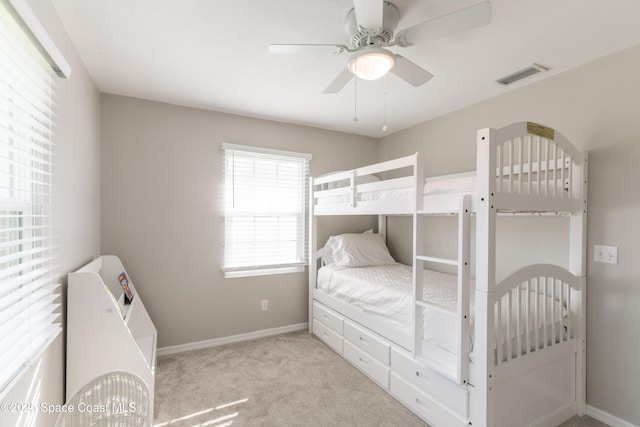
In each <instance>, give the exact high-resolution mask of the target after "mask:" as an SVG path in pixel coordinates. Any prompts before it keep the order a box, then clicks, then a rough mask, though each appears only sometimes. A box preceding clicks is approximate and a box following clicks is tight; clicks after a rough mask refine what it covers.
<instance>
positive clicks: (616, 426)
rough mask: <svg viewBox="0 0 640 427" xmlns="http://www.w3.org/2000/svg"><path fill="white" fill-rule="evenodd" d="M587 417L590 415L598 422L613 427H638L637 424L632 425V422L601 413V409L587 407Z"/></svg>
mask: <svg viewBox="0 0 640 427" xmlns="http://www.w3.org/2000/svg"><path fill="white" fill-rule="evenodd" d="M587 415H589V416H590V417H591V418H595V419H596V420H598V421H601V422H603V423H605V424H608V425H610V426H611V427H637V426H636V425H635V424H631V423H630V422H628V421H625V420H623V419H621V418H618V417H614V416H613V415H611V414H609V413H607V412H604V411H601V410H600V409H597V408H594V407H593V406H589V405H587Z"/></svg>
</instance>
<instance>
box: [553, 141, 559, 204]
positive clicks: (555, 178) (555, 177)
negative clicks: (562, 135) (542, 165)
mask: <svg viewBox="0 0 640 427" xmlns="http://www.w3.org/2000/svg"><path fill="white" fill-rule="evenodd" d="M557 159H558V146H557V145H556V144H553V187H552V188H553V192H552V193H553V197H558V196H557V192H558V160H557Z"/></svg>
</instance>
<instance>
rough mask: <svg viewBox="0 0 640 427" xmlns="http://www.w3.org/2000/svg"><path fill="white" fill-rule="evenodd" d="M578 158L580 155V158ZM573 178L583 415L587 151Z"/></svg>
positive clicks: (581, 409)
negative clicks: (577, 196) (576, 207)
mask: <svg viewBox="0 0 640 427" xmlns="http://www.w3.org/2000/svg"><path fill="white" fill-rule="evenodd" d="M577 160H578V161H579V159H577ZM573 170H574V171H576V175H577V176H576V177H575V178H574V179H573V185H574V186H575V188H574V189H573V191H574V194H580V195H581V198H582V206H581V209H579V210H578V211H577V212H574V213H573V214H572V215H571V219H570V233H571V237H570V248H569V250H570V259H569V271H571V273H573V274H574V275H576V276H577V277H578V293H579V295H577V298H575V299H574V300H573V304H572V305H573V307H571V311H574V312H577V314H578V316H577V318H578V319H579V320H578V321H579V324H578V325H575V326H574V328H575V329H574V330H576V331H578V332H577V337H576V342H577V345H578V348H577V354H576V412H577V413H578V415H580V416H583V415H585V413H586V408H587V387H586V384H587V362H586V353H587V348H586V346H587V341H586V340H587V334H586V331H587V278H586V275H587V272H586V265H587V194H588V192H587V188H588V187H587V181H588V155H587V154H586V153H585V154H584V156H583V159H582V165H581V167H575V168H574V169H573Z"/></svg>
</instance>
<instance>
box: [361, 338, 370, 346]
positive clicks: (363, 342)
mask: <svg viewBox="0 0 640 427" xmlns="http://www.w3.org/2000/svg"><path fill="white" fill-rule="evenodd" d="M360 342H361V343H362V344H367V345H368V344H369V343H368V342H367V340H366V339H364V338H363V337H360Z"/></svg>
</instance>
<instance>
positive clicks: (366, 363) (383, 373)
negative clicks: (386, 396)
mask: <svg viewBox="0 0 640 427" xmlns="http://www.w3.org/2000/svg"><path fill="white" fill-rule="evenodd" d="M343 356H344V357H345V359H347V360H348V361H349V362H351V364H352V365H354V366H355V367H357V368H358V369H360V370H361V371H362V372H364V373H365V374H366V375H367V376H369V377H370V378H371V379H373V380H374V381H375V382H377V383H378V385H379V386H380V387H382V388H384V389H385V390H389V368H388V367H387V366H385V365H383V364H382V363H380V362H378V361H377V360H376V359H375V358H373V357H372V356H370V355H368V354H367V353H365V352H364V351H362V350H360V349H359V348H358V347H356V346H354V345H353V344H351V343H350V342H349V341H347V340H345V341H344V352H343Z"/></svg>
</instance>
